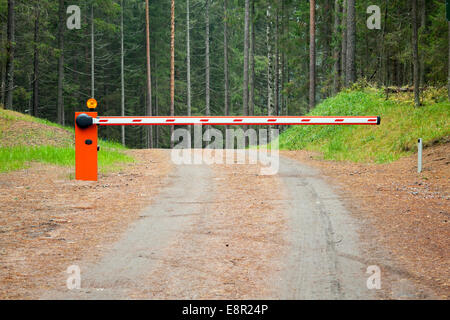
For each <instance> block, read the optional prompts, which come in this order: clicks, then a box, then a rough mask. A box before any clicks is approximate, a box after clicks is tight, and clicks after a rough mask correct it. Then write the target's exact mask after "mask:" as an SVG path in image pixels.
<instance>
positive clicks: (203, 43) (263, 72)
mask: <svg viewBox="0 0 450 320" xmlns="http://www.w3.org/2000/svg"><path fill="white" fill-rule="evenodd" d="M77 8H79V12H78V13H79V19H78V20H79V21H78V22H79V24H78V25H77V16H76V15H77ZM0 17H1V28H0V73H1V102H0V103H1V105H3V107H4V108H5V109H11V110H15V111H19V112H22V113H29V114H31V115H33V116H36V117H40V118H44V119H48V120H50V121H54V122H57V123H59V124H61V125H65V126H73V123H74V119H73V118H74V112H75V111H82V110H86V107H85V103H86V100H87V99H89V98H91V97H94V98H95V99H97V100H98V102H99V107H98V109H97V111H98V112H99V114H101V115H104V116H120V115H139V116H143V115H149V116H156V115H211V116H214V115H303V114H306V113H308V112H309V111H311V110H312V109H314V107H315V106H316V105H317V104H318V103H319V102H320V101H323V100H324V99H326V98H328V97H332V96H334V95H336V94H337V93H339V91H341V90H343V89H346V88H352V87H354V86H367V85H370V86H376V87H380V88H385V90H386V92H389V90H391V91H396V90H397V91H398V90H407V91H408V90H411V91H412V92H414V101H415V106H416V107H417V108H420V107H421V92H422V90H424V88H426V87H437V88H445V87H447V86H449V85H450V76H449V74H450V73H449V71H450V66H449V33H450V32H449V30H450V24H449V22H448V21H447V17H446V2H445V1H444V0H391V1H388V0H370V1H369V0H358V1H356V0H310V1H306V0H284V1H282V0H166V1H162V0H153V1H149V0H146V1H144V0H97V1H91V0H79V1H76V0H70V1H64V0H59V1H57V0H54V1H49V0H40V1H37V0H34V1H30V0H27V1H24V0H0ZM74 21H75V22H74ZM70 23H73V26H71V27H70ZM449 92H450V90H449ZM449 95H450V93H449ZM171 130H173V128H171V127H165V126H164V127H158V126H156V127H127V128H126V129H125V128H121V127H108V128H102V130H101V131H100V135H101V136H102V137H107V138H108V139H110V140H115V141H118V142H121V143H123V144H125V145H126V146H127V147H131V148H147V147H157V148H167V147H170V145H171V141H170V131H171Z"/></svg>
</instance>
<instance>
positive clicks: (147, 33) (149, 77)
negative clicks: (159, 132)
mask: <svg viewBox="0 0 450 320" xmlns="http://www.w3.org/2000/svg"><path fill="white" fill-rule="evenodd" d="M145 38H146V47H147V48H146V49H147V50H146V51H147V115H148V116H150V117H151V116H152V115H153V112H152V111H153V110H152V73H151V65H150V13H149V7H148V0H145ZM147 130H148V131H147V147H148V148H153V128H152V126H148V129H147ZM171 140H172V139H171Z"/></svg>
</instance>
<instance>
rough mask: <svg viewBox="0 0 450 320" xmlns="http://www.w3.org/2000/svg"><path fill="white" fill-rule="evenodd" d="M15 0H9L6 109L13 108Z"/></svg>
mask: <svg viewBox="0 0 450 320" xmlns="http://www.w3.org/2000/svg"><path fill="white" fill-rule="evenodd" d="M14 4H15V3H14V0H8V26H7V44H6V105H5V107H6V109H11V110H12V109H13V91H14V50H15V46H16V44H15V41H16V39H15V21H14V20H15V18H14Z"/></svg>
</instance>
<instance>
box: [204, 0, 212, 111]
mask: <svg viewBox="0 0 450 320" xmlns="http://www.w3.org/2000/svg"><path fill="white" fill-rule="evenodd" d="M209 1H210V0H206V14H205V19H206V21H205V24H206V30H205V67H206V68H205V70H206V75H205V76H206V78H205V80H206V82H205V83H206V87H205V92H206V94H205V100H206V101H205V102H206V104H205V105H206V115H207V116H209V115H210V114H211V110H210V83H209V81H210V76H209V72H210V65H209Z"/></svg>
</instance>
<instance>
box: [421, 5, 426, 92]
mask: <svg viewBox="0 0 450 320" xmlns="http://www.w3.org/2000/svg"><path fill="white" fill-rule="evenodd" d="M420 2H421V11H420V26H421V31H422V34H423V35H425V34H426V33H427V2H426V0H421V1H420ZM422 45H423V42H422ZM424 85H425V56H424V50H421V52H420V86H421V87H423V86H424Z"/></svg>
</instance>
